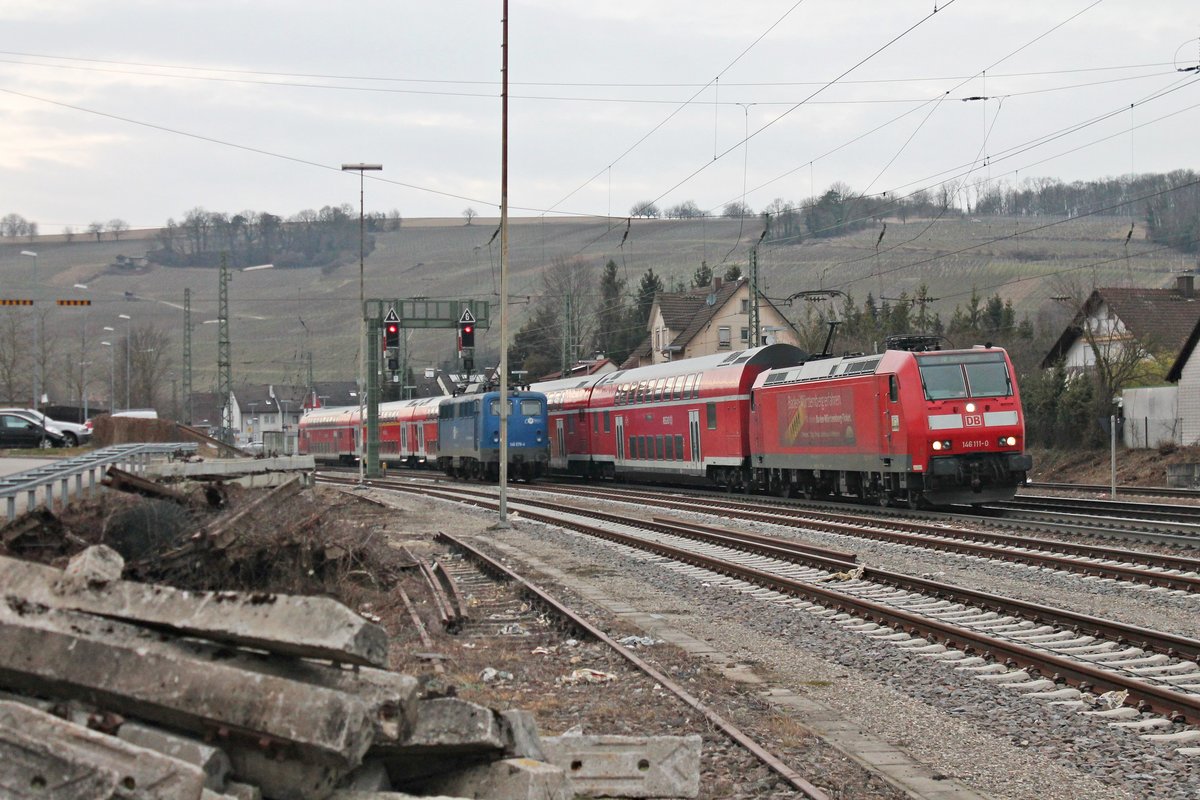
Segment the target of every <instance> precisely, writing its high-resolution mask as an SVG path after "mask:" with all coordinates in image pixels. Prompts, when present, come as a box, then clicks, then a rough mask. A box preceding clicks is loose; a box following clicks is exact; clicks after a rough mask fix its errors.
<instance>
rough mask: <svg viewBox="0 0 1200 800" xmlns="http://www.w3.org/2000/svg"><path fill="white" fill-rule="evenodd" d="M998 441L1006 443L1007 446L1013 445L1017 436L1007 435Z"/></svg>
mask: <svg viewBox="0 0 1200 800" xmlns="http://www.w3.org/2000/svg"><path fill="white" fill-rule="evenodd" d="M1000 443H1001V444H1006V445H1008V446H1009V447H1012V446H1013V445H1015V444H1016V443H1017V437H1015V436H1009V437H1007V438H1005V439H1001V440H1000Z"/></svg>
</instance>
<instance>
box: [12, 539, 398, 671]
mask: <svg viewBox="0 0 1200 800" xmlns="http://www.w3.org/2000/svg"><path fill="white" fill-rule="evenodd" d="M89 549H91V548H89ZM85 552H87V551H85ZM91 560H95V559H91ZM81 568H82V567H81ZM65 577H66V576H65V575H64V573H63V572H62V571H61V570H57V569H54V568H53V567H47V566H43V565H41V564H35V563H33V562H29V561H21V560H19V559H15V558H5V557H0V586H4V592H5V595H6V596H15V597H19V598H22V599H24V600H27V601H29V602H31V603H39V604H41V605H45V606H47V607H49V608H63V609H71V610H76V611H83V612H85V613H88V614H96V615H99V616H105V617H110V618H112V619H120V620H124V621H127V622H138V623H145V624H151V625H156V626H160V627H164V628H167V629H169V630H175V631H179V632H181V633H187V634H189V635H192V636H201V637H203V638H206V639H212V640H213V641H218V642H227V643H229V644H236V645H241V646H245V647H253V648H256V649H261V650H266V651H268V652H273V653H279V654H281V655H290V656H296V657H297V658H320V659H329V660H331V661H340V662H346V663H353V664H363V665H369V666H386V665H387V648H388V635H387V631H386V630H384V629H383V628H381V627H380V626H378V625H376V624H374V623H372V622H370V621H368V620H366V619H364V618H363V617H362V616H361V615H359V614H357V613H355V612H354V611H351V610H350V609H349V608H347V607H346V606H344V605H342V604H341V603H339V602H337V601H336V600H333V599H330V598H327V597H300V596H290V595H277V594H266V593H249V592H188V591H183V590H180V589H174V588H172V587H169V586H161V585H156V584H145V583H136V582H133V581H115V582H112V583H108V584H106V585H99V586H97V585H95V584H89V585H83V586H81V585H80V584H79V582H78V581H77V580H73V581H68V580H65ZM84 583H85V584H88V583H89V582H87V581H85V582H84Z"/></svg>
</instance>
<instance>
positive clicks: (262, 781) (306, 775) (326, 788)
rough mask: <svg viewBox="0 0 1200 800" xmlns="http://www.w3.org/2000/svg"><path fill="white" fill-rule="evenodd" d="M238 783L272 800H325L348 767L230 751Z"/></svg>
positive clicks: (250, 751)
mask: <svg viewBox="0 0 1200 800" xmlns="http://www.w3.org/2000/svg"><path fill="white" fill-rule="evenodd" d="M229 760H230V761H232V762H233V772H234V774H235V775H236V776H237V777H238V780H241V781H245V782H246V783H249V784H251V785H253V786H257V787H258V788H259V789H260V790H261V791H262V793H263V795H265V796H266V797H270V798H271V800H325V798H327V797H329V795H330V794H332V793H333V790H334V787H335V786H337V785H338V783H339V782H341V780H342V779H343V778H345V777H346V775H347V774H348V773H349V772H350V768H349V767H345V766H342V767H335V766H331V765H329V764H314V763H312V762H307V761H298V760H296V759H293V758H286V757H282V758H281V757H280V756H279V754H278V753H271V752H264V751H262V750H258V749H255V748H252V747H246V748H230V749H229Z"/></svg>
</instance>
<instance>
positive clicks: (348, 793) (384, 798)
mask: <svg viewBox="0 0 1200 800" xmlns="http://www.w3.org/2000/svg"><path fill="white" fill-rule="evenodd" d="M329 800H470V798H466V797H450V796H449V795H444V794H439V795H431V794H422V795H416V794H407V793H406V792H356V791H352V790H349V789H338V790H337V791H336V792H334V793H333V794H331V795H329Z"/></svg>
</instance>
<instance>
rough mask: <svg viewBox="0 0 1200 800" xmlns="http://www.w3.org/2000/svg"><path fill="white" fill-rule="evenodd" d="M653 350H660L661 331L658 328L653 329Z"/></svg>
mask: <svg viewBox="0 0 1200 800" xmlns="http://www.w3.org/2000/svg"><path fill="white" fill-rule="evenodd" d="M654 349H655V351H658V350H662V331H661V330H659V329H658V328H655V329H654Z"/></svg>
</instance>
